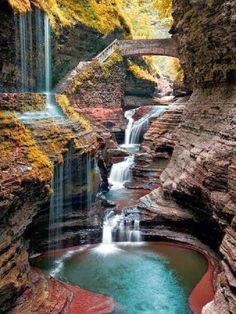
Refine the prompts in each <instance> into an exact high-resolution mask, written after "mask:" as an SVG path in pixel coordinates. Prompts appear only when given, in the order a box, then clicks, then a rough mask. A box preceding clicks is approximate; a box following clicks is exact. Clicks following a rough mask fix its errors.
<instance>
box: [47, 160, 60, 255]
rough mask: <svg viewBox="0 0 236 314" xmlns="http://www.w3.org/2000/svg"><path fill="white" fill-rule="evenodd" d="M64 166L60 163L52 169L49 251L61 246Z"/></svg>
mask: <svg viewBox="0 0 236 314" xmlns="http://www.w3.org/2000/svg"><path fill="white" fill-rule="evenodd" d="M63 173H64V164H63V163H60V164H58V165H56V166H55V167H54V176H53V181H52V188H53V192H52V195H51V200H50V211H49V249H55V248H59V247H60V246H61V236H62V226H61V224H62V218H63V209H64V203H63V202H64V193H63V190H64V178H63Z"/></svg>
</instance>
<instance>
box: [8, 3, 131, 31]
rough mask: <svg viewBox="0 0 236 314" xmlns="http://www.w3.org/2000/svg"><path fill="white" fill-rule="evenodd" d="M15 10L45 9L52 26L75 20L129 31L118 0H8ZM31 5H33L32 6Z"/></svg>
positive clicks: (66, 23) (102, 27) (99, 29)
mask: <svg viewBox="0 0 236 314" xmlns="http://www.w3.org/2000/svg"><path fill="white" fill-rule="evenodd" d="M8 1H9V3H10V5H11V6H12V8H13V9H14V10H15V11H18V12H19V13H25V12H27V11H30V10H31V9H32V7H33V6H35V7H37V8H39V9H41V10H43V11H45V12H46V13H47V14H48V16H49V19H50V21H51V24H52V27H53V28H56V27H57V26H59V25H62V26H69V25H73V24H74V23H75V22H76V21H79V22H81V23H82V24H85V25H87V26H89V27H92V28H94V29H96V30H98V31H99V32H101V33H104V34H106V33H110V32H112V31H113V30H114V29H116V28H121V29H123V30H124V32H126V33H130V25H129V24H128V21H127V19H126V17H125V15H124V13H123V10H122V8H121V6H120V5H119V0H100V1H96V0H79V1H78V0H8ZM32 5H33V6H32Z"/></svg>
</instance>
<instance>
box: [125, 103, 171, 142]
mask: <svg viewBox="0 0 236 314" xmlns="http://www.w3.org/2000/svg"><path fill="white" fill-rule="evenodd" d="M165 109H166V107H165V106H155V107H153V109H151V110H150V111H149V112H148V113H146V114H145V115H144V116H143V117H142V118H141V119H139V120H137V121H134V119H133V115H134V113H135V110H133V109H132V110H128V111H126V112H125V117H126V118H127V119H128V125H127V128H126V130H125V145H124V147H125V146H128V145H133V144H139V143H140V139H141V135H142V134H143V133H144V132H145V131H146V130H147V128H148V126H149V121H150V119H151V118H153V117H158V116H159V115H160V114H161V113H162V112H163V111H164V110H165Z"/></svg>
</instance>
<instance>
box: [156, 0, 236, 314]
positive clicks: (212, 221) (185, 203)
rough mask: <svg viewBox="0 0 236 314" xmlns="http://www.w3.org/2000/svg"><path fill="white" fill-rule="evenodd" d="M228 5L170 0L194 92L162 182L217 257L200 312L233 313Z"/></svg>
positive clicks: (235, 207)
mask: <svg viewBox="0 0 236 314" xmlns="http://www.w3.org/2000/svg"><path fill="white" fill-rule="evenodd" d="M235 10H236V8H235V3H234V1H200V2H199V1H197V2H196V1H187V0H186V1H180V0H175V1H174V19H175V23H174V27H173V29H172V33H173V34H174V38H175V39H176V41H177V43H178V47H179V56H180V61H181V64H182V66H183V69H184V72H185V78H186V82H187V83H188V85H189V86H191V88H192V89H193V90H194V92H193V94H192V96H191V98H190V100H189V102H188V103H187V106H186V110H185V111H184V115H183V118H182V123H181V125H180V127H179V130H178V132H177V142H176V145H175V148H174V151H173V155H172V158H171V160H170V162H169V164H168V166H167V168H166V169H165V170H164V172H163V173H162V175H161V183H162V190H163V192H164V196H165V197H172V198H173V199H174V200H175V201H176V202H177V203H178V204H179V205H180V206H182V207H183V208H189V209H190V210H191V211H192V213H193V215H194V216H195V219H196V220H198V221H199V222H200V228H201V237H202V239H203V240H205V241H208V242H211V244H213V245H214V246H215V248H216V249H217V250H218V251H219V253H220V255H221V259H222V263H221V266H222V272H221V274H220V275H219V276H218V277H217V283H216V287H217V290H216V294H215V299H214V301H213V302H212V303H211V304H209V305H207V306H206V308H205V309H204V313H235V311H236V298H235V258H236V257H235V256H236V233H235V214H236V171H235V162H236V161H235V155H236V137H235V134H236V121H235V115H236V107H235V106H236V87H235V73H236V72H235V45H234V40H235V35H236V28H235V13H236V12H235ZM158 197H159V196H158ZM156 201H157V198H156Z"/></svg>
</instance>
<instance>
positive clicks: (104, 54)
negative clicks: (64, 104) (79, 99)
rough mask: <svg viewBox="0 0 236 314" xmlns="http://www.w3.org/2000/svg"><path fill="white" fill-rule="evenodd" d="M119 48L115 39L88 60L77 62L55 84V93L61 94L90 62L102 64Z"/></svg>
mask: <svg viewBox="0 0 236 314" xmlns="http://www.w3.org/2000/svg"><path fill="white" fill-rule="evenodd" d="M118 48H119V41H118V40H117V39H115V40H114V41H113V42H112V43H111V44H110V45H109V46H107V47H106V48H105V49H104V50H102V51H101V52H100V53H99V54H98V55H97V56H96V57H94V58H93V59H92V60H90V61H80V62H79V64H78V65H77V66H76V67H75V68H74V69H73V70H72V71H71V72H69V73H68V75H67V76H66V77H65V78H64V79H63V80H62V81H61V82H59V83H58V85H57V86H56V89H55V92H56V93H57V94H63V92H64V91H66V90H67V89H68V87H69V86H70V84H71V83H72V81H73V80H74V78H75V77H76V76H77V75H78V74H79V73H81V72H83V71H84V70H86V69H87V68H88V66H89V65H90V64H92V63H95V62H99V63H100V64H102V63H103V62H105V61H106V60H107V59H108V58H109V57H110V56H111V55H112V54H113V52H115V51H116V50H117V49H118Z"/></svg>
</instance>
